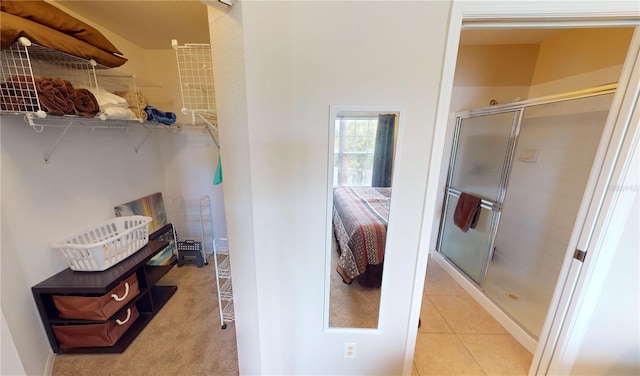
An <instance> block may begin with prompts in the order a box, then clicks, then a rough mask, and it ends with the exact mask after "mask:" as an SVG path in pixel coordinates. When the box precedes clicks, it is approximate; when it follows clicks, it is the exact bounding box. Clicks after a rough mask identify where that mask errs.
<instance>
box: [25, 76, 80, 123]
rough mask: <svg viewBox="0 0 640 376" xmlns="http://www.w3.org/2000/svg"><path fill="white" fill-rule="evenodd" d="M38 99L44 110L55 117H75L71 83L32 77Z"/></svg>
mask: <svg viewBox="0 0 640 376" xmlns="http://www.w3.org/2000/svg"><path fill="white" fill-rule="evenodd" d="M34 79H35V82H36V90H37V92H38V99H39V100H40V104H41V105H42V106H43V107H44V110H45V111H46V112H47V113H49V114H51V115H55V116H63V115H75V106H74V104H73V97H74V96H75V90H74V89H73V86H72V85H71V83H70V82H69V81H67V80H63V79H62V78H51V77H42V76H34Z"/></svg>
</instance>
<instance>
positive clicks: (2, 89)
mask: <svg viewBox="0 0 640 376" xmlns="http://www.w3.org/2000/svg"><path fill="white" fill-rule="evenodd" d="M0 63H1V64H0V115H2V116H23V119H24V121H25V122H26V123H27V124H28V125H29V126H30V127H31V128H32V129H33V130H34V131H35V132H37V133H42V132H43V131H44V130H45V128H63V130H62V132H61V133H60V135H59V137H58V139H57V140H56V142H55V143H54V144H53V145H52V146H51V147H50V148H49V150H48V151H47V152H46V153H45V155H44V160H45V162H49V160H50V158H51V156H52V154H53V152H54V151H55V150H56V148H57V147H58V145H59V143H60V141H62V139H63V138H64V137H65V135H66V134H67V132H68V131H69V130H70V129H71V128H84V129H87V130H90V131H96V130H100V129H121V130H124V131H126V132H128V131H129V130H131V129H138V130H139V129H143V130H145V131H146V132H147V133H146V134H145V135H144V136H143V139H142V140H141V141H140V143H139V144H138V145H137V146H136V147H135V152H136V153H137V152H138V151H139V150H140V148H141V147H142V146H143V145H144V143H145V142H146V141H147V139H149V137H150V136H151V134H152V133H153V132H154V131H156V130H163V131H165V132H169V133H180V132H182V131H185V130H200V131H203V132H205V131H206V132H208V133H209V134H210V135H211V137H212V138H213V139H214V141H215V142H216V144H217V140H216V139H215V137H214V136H213V134H212V133H211V129H212V127H213V125H212V124H214V122H215V116H214V117H212V115H211V114H210V113H208V112H207V113H203V114H202V118H203V119H205V120H206V121H204V120H202V121H194V122H192V123H191V124H172V125H165V124H162V123H159V122H152V121H146V119H143V118H142V117H145V118H146V114H144V108H140V103H139V102H138V101H136V105H137V106H136V105H132V104H131V103H129V105H130V106H129V108H130V109H131V110H132V112H133V114H134V115H135V116H134V117H132V118H109V114H108V113H107V112H105V110H104V108H102V107H101V108H100V111H99V113H98V114H97V115H96V116H95V117H81V116H75V115H62V116H54V115H52V114H50V113H47V112H46V111H45V108H44V106H43V105H42V103H41V100H40V98H39V95H38V90H37V88H36V79H35V77H37V76H49V77H56V78H61V79H63V80H66V81H68V82H69V83H71V84H72V85H73V87H75V88H85V89H89V90H90V91H91V92H94V93H95V92H98V91H100V90H102V91H106V92H108V93H118V94H121V95H125V94H130V95H135V96H138V95H142V94H140V93H141V92H142V91H144V96H145V97H146V100H147V103H153V104H154V105H158V106H166V105H167V104H166V99H165V97H164V95H163V89H162V87H161V86H159V85H157V84H155V83H151V82H146V81H144V80H140V79H137V78H136V77H135V75H132V74H129V73H126V72H122V71H121V70H119V69H116V68H109V67H106V66H103V65H100V64H97V63H96V62H95V61H94V60H87V59H83V58H80V57H77V56H73V55H69V54H66V53H63V52H60V51H56V50H52V49H49V48H47V47H44V46H40V45H37V44H35V43H31V41H29V39H27V38H24V37H23V38H20V39H19V40H18V41H17V42H15V43H14V44H12V45H11V46H9V47H8V48H7V49H5V50H2V52H1V53H0ZM131 93H134V94H131ZM128 102H129V101H128ZM214 114H215V112H214ZM214 129H217V128H215V127H214Z"/></svg>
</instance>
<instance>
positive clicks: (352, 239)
mask: <svg viewBox="0 0 640 376" xmlns="http://www.w3.org/2000/svg"><path fill="white" fill-rule="evenodd" d="M333 120H334V127H335V128H334V130H333V131H334V132H333V137H334V142H333V160H334V163H333V199H332V210H331V212H332V222H331V231H332V236H331V239H332V249H331V281H330V298H329V300H330V301H329V327H340V328H376V327H377V326H378V313H379V310H380V286H381V283H382V271H383V265H384V256H385V247H386V238H387V225H388V219H389V208H390V203H391V202H390V201H391V182H392V177H393V162H394V155H395V148H396V139H397V133H398V120H399V112H393V111H391V112H390V111H375V110H372V111H335V113H334V115H333Z"/></svg>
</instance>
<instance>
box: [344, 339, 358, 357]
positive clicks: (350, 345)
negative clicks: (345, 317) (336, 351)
mask: <svg viewBox="0 0 640 376" xmlns="http://www.w3.org/2000/svg"><path fill="white" fill-rule="evenodd" d="M344 357H345V358H355V357H356V343H355V342H345V343H344Z"/></svg>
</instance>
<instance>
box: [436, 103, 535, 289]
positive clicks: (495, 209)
mask: <svg viewBox="0 0 640 376" xmlns="http://www.w3.org/2000/svg"><path fill="white" fill-rule="evenodd" d="M486 110H488V111H486ZM511 112H512V113H513V120H512V122H511V130H510V132H509V137H508V139H507V147H506V154H505V156H504V159H503V165H502V170H501V173H500V179H499V182H498V193H497V195H496V197H495V199H493V200H491V201H490V200H486V199H484V198H483V199H481V200H480V207H481V208H484V209H487V210H490V211H491V212H492V213H494V215H492V216H491V223H490V224H489V239H488V241H487V245H486V250H485V252H486V253H485V255H484V257H483V265H482V267H481V269H482V275H481V278H480V280H479V281H478V282H476V281H475V280H473V278H472V277H470V276H469V275H468V274H467V273H466V272H465V271H463V270H462V269H461V268H460V267H459V266H458V265H456V264H455V262H453V260H450V259H449V258H448V257H447V256H446V255H445V254H443V253H442V251H441V250H442V235H443V231H444V223H445V218H446V213H447V210H448V208H449V197H450V196H456V197H459V196H460V194H461V193H462V192H460V191H459V190H456V189H454V188H452V187H451V183H452V180H453V172H454V169H455V166H456V162H457V161H456V156H457V152H458V142H459V141H460V131H461V129H462V122H463V120H464V119H470V118H473V117H478V116H490V115H498V114H506V113H511ZM523 113H524V110H523V108H518V107H517V106H516V107H514V106H506V107H505V106H503V107H502V108H497V107H494V108H490V109H479V110H476V111H475V112H474V111H465V112H461V113H456V129H455V133H454V136H453V144H452V148H451V159H450V161H449V169H448V174H447V184H446V186H445V198H444V202H443V205H442V213H441V215H440V218H441V220H440V226H439V230H438V240H437V245H436V251H437V252H438V253H440V254H441V255H442V256H443V257H444V258H446V259H447V260H448V261H449V262H450V263H451V264H452V265H453V266H454V267H456V268H457V269H458V270H460V272H462V273H463V274H464V276H465V277H466V278H467V279H469V280H470V282H472V283H474V284H476V285H478V286H479V287H482V286H484V280H485V278H486V276H487V270H488V268H489V260H490V259H491V256H492V254H493V250H492V248H493V244H494V242H495V238H496V234H497V232H498V226H499V224H500V216H501V214H502V205H503V204H504V198H505V195H506V193H507V189H506V188H507V182H508V181H509V174H510V172H511V165H512V164H513V155H514V152H515V149H516V144H517V139H518V134H519V132H520V124H521V123H522V116H523Z"/></svg>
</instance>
